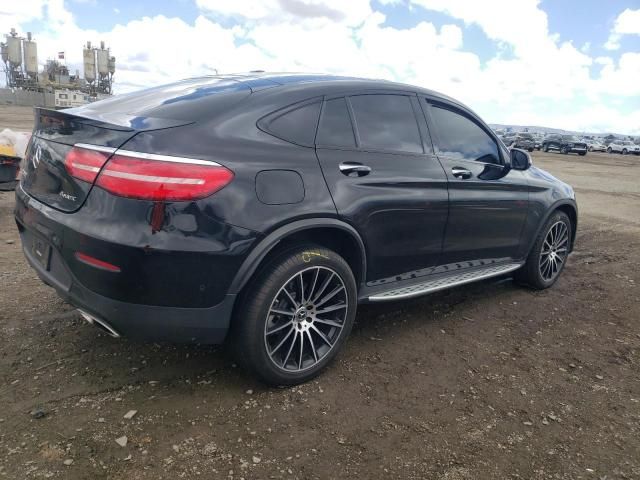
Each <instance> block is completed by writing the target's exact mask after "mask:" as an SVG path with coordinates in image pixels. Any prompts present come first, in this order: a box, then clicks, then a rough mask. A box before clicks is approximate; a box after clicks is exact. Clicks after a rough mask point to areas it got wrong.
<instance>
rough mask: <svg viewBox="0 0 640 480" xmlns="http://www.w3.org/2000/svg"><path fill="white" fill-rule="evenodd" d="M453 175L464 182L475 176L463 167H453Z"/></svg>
mask: <svg viewBox="0 0 640 480" xmlns="http://www.w3.org/2000/svg"><path fill="white" fill-rule="evenodd" d="M451 173H452V174H453V176H454V177H456V178H461V179H462V180H466V179H467V178H471V177H472V176H473V174H472V173H471V171H469V170H467V169H466V168H462V167H453V168H452V169H451Z"/></svg>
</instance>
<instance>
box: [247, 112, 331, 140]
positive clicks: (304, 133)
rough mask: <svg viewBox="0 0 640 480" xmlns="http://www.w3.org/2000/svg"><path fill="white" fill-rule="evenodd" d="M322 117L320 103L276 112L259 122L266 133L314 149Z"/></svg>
mask: <svg viewBox="0 0 640 480" xmlns="http://www.w3.org/2000/svg"><path fill="white" fill-rule="evenodd" d="M318 115H320V102H319V101H318V102H314V103H309V104H306V105H303V106H301V107H298V108H294V109H293V110H287V111H286V112H284V113H281V112H275V113H272V114H271V115H268V116H266V117H264V118H262V119H261V120H259V121H258V126H259V127H260V129H262V130H264V131H265V132H267V133H269V134H271V135H273V136H274V137H278V138H280V139H282V140H285V141H287V142H290V143H295V144H296V145H302V146H304V147H313V142H314V140H315V136H316V127H317V125H318Z"/></svg>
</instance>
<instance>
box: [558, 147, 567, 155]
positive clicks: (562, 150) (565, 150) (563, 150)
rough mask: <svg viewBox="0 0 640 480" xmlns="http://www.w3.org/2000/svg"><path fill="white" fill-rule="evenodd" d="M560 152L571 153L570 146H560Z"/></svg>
mask: <svg viewBox="0 0 640 480" xmlns="http://www.w3.org/2000/svg"><path fill="white" fill-rule="evenodd" d="M560 153H564V154H565V155H568V154H569V148H568V147H561V148H560Z"/></svg>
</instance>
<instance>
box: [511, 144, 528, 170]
mask: <svg viewBox="0 0 640 480" xmlns="http://www.w3.org/2000/svg"><path fill="white" fill-rule="evenodd" d="M529 167H531V155H529V153H528V152H525V151H524V150H521V149H519V148H512V149H511V168H512V169H514V170H527V169H528V168H529Z"/></svg>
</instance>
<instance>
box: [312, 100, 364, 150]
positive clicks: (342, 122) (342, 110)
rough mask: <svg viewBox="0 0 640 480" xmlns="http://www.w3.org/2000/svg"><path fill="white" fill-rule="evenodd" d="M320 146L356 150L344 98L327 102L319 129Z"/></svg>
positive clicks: (318, 140) (318, 142) (318, 139)
mask: <svg viewBox="0 0 640 480" xmlns="http://www.w3.org/2000/svg"><path fill="white" fill-rule="evenodd" d="M316 143H317V144H318V145H329V146H333V147H351V148H355V146H356V140H355V137H354V136H353V127H352V126H351V118H350V117H349V111H348V110H347V103H346V101H345V99H344V98H336V99H333V100H329V101H327V102H325V104H324V108H323V109H322V118H321V119H320V127H319V128H318V137H317V139H316Z"/></svg>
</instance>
